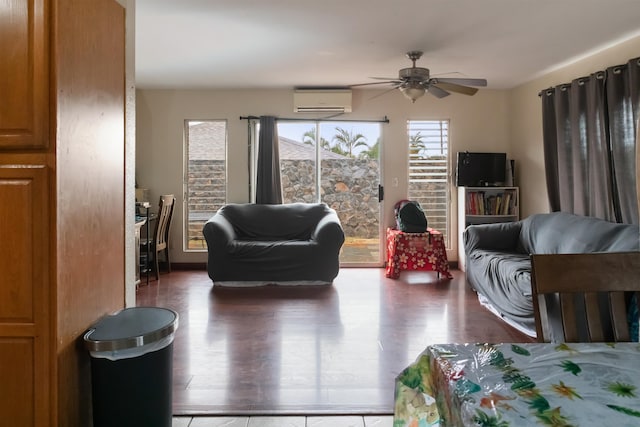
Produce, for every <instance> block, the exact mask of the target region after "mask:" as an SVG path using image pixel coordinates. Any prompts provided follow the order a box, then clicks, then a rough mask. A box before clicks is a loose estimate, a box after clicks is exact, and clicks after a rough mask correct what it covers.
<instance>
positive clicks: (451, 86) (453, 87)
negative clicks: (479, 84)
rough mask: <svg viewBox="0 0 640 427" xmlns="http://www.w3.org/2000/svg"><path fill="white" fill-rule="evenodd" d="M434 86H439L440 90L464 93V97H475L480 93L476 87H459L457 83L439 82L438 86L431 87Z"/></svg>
mask: <svg viewBox="0 0 640 427" xmlns="http://www.w3.org/2000/svg"><path fill="white" fill-rule="evenodd" d="M433 86H437V87H439V88H440V89H444V90H446V91H448V92H457V93H462V94H464V95H469V96H471V95H475V94H476V92H478V89H476V88H475V87H469V86H462V85H457V84H455V83H443V82H438V83H437V85H431V87H433Z"/></svg>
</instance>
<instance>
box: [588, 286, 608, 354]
mask: <svg viewBox="0 0 640 427" xmlns="http://www.w3.org/2000/svg"><path fill="white" fill-rule="evenodd" d="M584 305H585V311H586V314H587V316H586V317H587V319H589V321H588V322H587V327H588V329H589V338H590V341H593V342H602V341H604V332H603V331H604V325H603V323H602V318H601V315H602V313H601V312H600V302H599V300H598V294H597V293H596V292H585V294H584ZM585 321H586V319H585Z"/></svg>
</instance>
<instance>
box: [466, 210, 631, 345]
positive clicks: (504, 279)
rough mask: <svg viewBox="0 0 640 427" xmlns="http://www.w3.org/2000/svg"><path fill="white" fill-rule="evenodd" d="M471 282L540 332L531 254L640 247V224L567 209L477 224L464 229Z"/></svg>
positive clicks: (500, 309) (492, 305) (494, 304)
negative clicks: (570, 211)
mask: <svg viewBox="0 0 640 427" xmlns="http://www.w3.org/2000/svg"><path fill="white" fill-rule="evenodd" d="M464 246H465V253H466V260H467V263H466V266H467V272H466V274H467V280H468V281H469V283H470V285H471V286H472V287H473V288H474V289H475V290H476V292H477V293H478V296H479V298H480V300H481V301H482V302H483V303H484V304H485V305H486V306H487V307H488V308H489V309H491V310H492V311H494V312H495V313H496V314H498V315H499V316H501V317H502V318H503V319H505V320H506V321H507V322H508V323H510V324H512V325H513V326H515V327H516V328H518V329H520V330H521V331H523V332H525V333H527V334H529V335H532V336H535V322H534V314H533V301H532V298H531V261H530V259H529V254H534V253H535V254H553V253H588V252H625V251H638V250H640V229H639V228H638V226H637V225H627V224H615V223H611V222H607V221H604V220H601V219H597V218H591V217H584V216H579V215H572V214H567V213H562V212H554V213H549V214H536V215H532V216H530V217H528V218H526V219H524V220H521V221H518V222H510V223H498V224H482V225H471V226H469V227H468V228H467V229H466V230H465V232H464Z"/></svg>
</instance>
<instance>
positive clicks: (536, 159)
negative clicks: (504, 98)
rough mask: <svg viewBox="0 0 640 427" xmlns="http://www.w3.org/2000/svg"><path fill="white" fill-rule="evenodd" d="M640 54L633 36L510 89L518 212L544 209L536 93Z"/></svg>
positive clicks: (639, 45)
mask: <svg viewBox="0 0 640 427" xmlns="http://www.w3.org/2000/svg"><path fill="white" fill-rule="evenodd" d="M638 56H640V37H635V38H633V39H630V40H628V41H626V42H624V43H620V44H618V45H616V46H614V47H610V48H609V49H606V50H604V51H601V52H599V53H595V54H593V55H592V56H589V57H587V58H585V59H582V60H580V61H578V62H575V63H573V64H571V65H567V66H565V67H563V68H561V69H558V70H556V71H553V72H550V73H548V74H546V75H544V76H543V77H541V78H538V79H536V80H534V81H531V82H529V83H527V84H524V85H522V86H519V87H517V88H515V89H513V90H512V91H511V93H510V99H509V114H510V118H509V123H510V125H511V127H510V141H511V151H512V153H513V156H514V158H515V159H516V173H517V183H518V185H519V186H520V199H521V200H520V201H521V204H520V210H521V216H523V217H526V216H529V215H531V214H534V213H539V212H548V211H549V201H548V197H547V189H546V179H545V175H544V154H543V145H542V104H541V101H540V98H539V97H538V93H539V92H540V91H541V90H543V89H546V88H549V87H551V86H556V85H558V84H562V83H568V82H570V81H571V80H573V79H575V78H578V77H582V76H586V75H589V74H591V73H593V72H595V71H599V70H604V69H606V68H607V67H610V66H614V65H618V64H624V63H626V62H627V61H628V60H629V59H632V58H635V57H638Z"/></svg>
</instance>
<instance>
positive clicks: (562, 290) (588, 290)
mask: <svg viewBox="0 0 640 427" xmlns="http://www.w3.org/2000/svg"><path fill="white" fill-rule="evenodd" d="M531 284H532V291H533V295H532V298H533V305H534V314H535V322H536V333H537V340H538V341H539V342H550V341H551V342H616V341H630V337H631V335H630V325H629V321H628V319H627V314H628V310H629V309H630V308H631V300H632V297H633V296H634V294H635V300H634V303H636V302H637V301H639V300H638V298H639V297H640V295H639V294H640V292H639V291H640V252H608V253H584V254H544V255H542V254H540V255H538V254H532V255H531Z"/></svg>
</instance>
